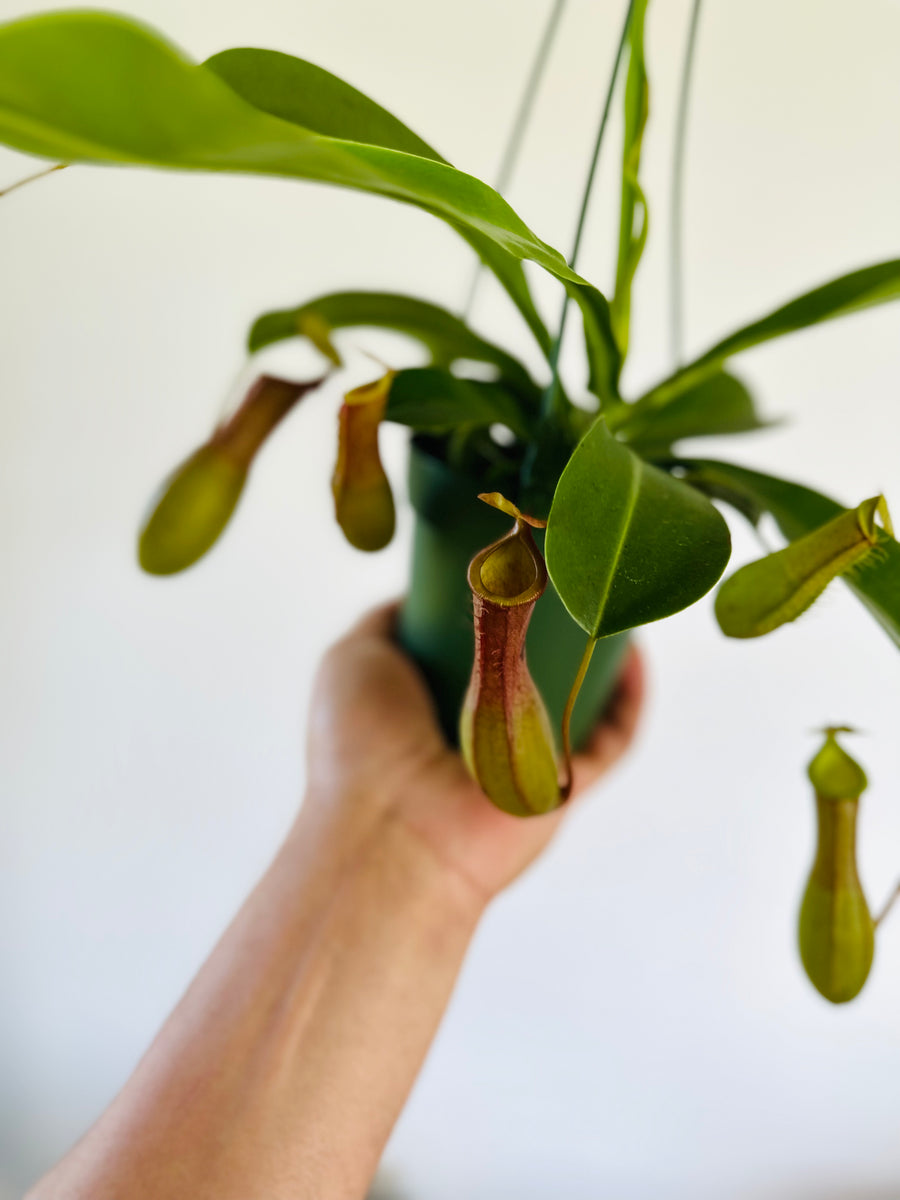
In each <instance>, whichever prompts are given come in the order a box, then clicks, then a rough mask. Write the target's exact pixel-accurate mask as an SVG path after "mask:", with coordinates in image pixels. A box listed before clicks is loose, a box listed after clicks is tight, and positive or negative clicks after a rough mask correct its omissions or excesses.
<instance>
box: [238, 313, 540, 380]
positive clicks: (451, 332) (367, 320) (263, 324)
mask: <svg viewBox="0 0 900 1200" xmlns="http://www.w3.org/2000/svg"><path fill="white" fill-rule="evenodd" d="M310 317H313V318H318V319H319V320H321V321H322V322H324V324H325V326H326V327H327V328H328V329H348V328H354V327H368V328H377V329H392V330H395V331H396V332H397V333H404V334H407V335H408V336H409V337H412V338H415V339H416V340H417V341H419V342H421V343H422V345H424V346H425V347H426V348H427V349H428V351H429V352H430V354H431V356H432V358H433V359H434V362H435V364H436V365H438V366H450V365H451V364H452V363H454V362H456V361H457V360H458V359H472V360H474V361H476V362H486V363H490V364H491V365H492V366H495V367H496V368H497V370H498V372H499V374H500V375H501V377H502V378H503V379H504V380H505V381H506V382H508V383H509V385H510V386H511V387H513V388H514V389H515V391H516V392H518V393H520V394H521V395H522V396H523V397H526V398H528V399H529V400H530V401H531V402H532V403H533V404H537V403H538V401H539V399H540V389H539V388H538V386H537V384H536V383H535V382H534V380H533V379H532V378H531V376H530V375H529V374H528V372H527V371H526V370H525V368H524V367H523V366H522V364H521V363H520V362H519V361H518V360H517V359H515V358H513V357H512V355H510V354H507V353H506V351H505V350H503V349H501V347H500V346H495V345H494V343H493V342H488V341H486V340H485V339H484V338H482V337H479V336H478V334H477V333H474V332H473V331H472V330H471V329H470V328H469V327H468V325H466V324H465V322H464V321H461V320H460V319H459V317H456V316H454V315H453V314H452V313H450V312H448V311H447V310H446V309H445V308H440V307H439V306H438V305H437V304H430V303H429V302H428V301H427V300H418V299H416V298H415V297H414V296H403V295H399V294H397V293H396V292H332V293H330V294H329V295H327V296H318V297H316V299H315V300H309V301H307V303H306V304H300V305H298V306H297V307H296V308H285V309H279V310H277V311H274V312H267V313H263V315H262V316H261V317H258V318H257V319H256V321H254V323H253V327H252V328H251V330H250V335H249V338H248V347H249V349H250V352H251V353H254V352H256V351H257V350H262V349H263V348H264V347H265V346H270V345H272V344H273V343H274V342H280V341H284V340H285V339H286V338H293V337H302V336H303V335H304V332H305V330H304V326H305V324H306V322H307V321H308V320H309V318H310Z"/></svg>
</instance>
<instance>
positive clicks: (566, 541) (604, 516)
mask: <svg viewBox="0 0 900 1200" xmlns="http://www.w3.org/2000/svg"><path fill="white" fill-rule="evenodd" d="M545 549H546V555H547V569H548V570H549V572H550V578H551V579H552V580H553V583H554V585H555V586H556V590H557V591H558V592H559V595H560V597H561V598H562V601H563V603H564V604H565V606H566V608H567V609H568V610H569V612H570V613H571V614H572V616H573V617H574V618H575V620H576V621H577V622H578V624H579V625H580V626H581V627H582V628H583V629H584V630H585V631H586V632H587V633H588V634H590V636H591V637H606V636H607V635H609V634H611V633H619V632H620V631H622V630H625V629H631V628H632V627H633V626H635V625H643V624H645V623H646V622H648V621H658V620H659V619H660V618H662V617H668V616H670V615H671V614H672V613H676V612H680V611H681V609H683V608H687V606H688V605H689V604H693V603H694V601H695V600H699V599H700V597H701V596H703V595H704V594H705V593H706V592H708V591H709V589H710V588H711V587H712V586H713V584H714V583H715V582H716V581H717V580H718V578H719V577H720V575H721V574H722V572H723V571H724V569H725V564H726V563H727V562H728V556H729V553H730V550H731V539H730V537H729V534H728V527H727V525H726V524H725V521H724V520H723V519H722V517H721V516H720V514H719V513H718V512H717V511H716V509H715V508H714V507H713V505H712V504H710V502H709V501H708V500H707V499H705V497H703V496H701V495H700V494H699V493H698V492H697V491H696V490H694V489H692V488H690V487H688V486H686V485H685V484H683V483H681V481H680V480H677V479H673V478H672V477H671V476H670V475H667V474H666V473H665V472H664V471H660V470H658V469H657V468H656V467H652V466H649V465H648V464H647V463H645V462H643V461H642V460H641V459H640V458H638V456H637V455H636V454H633V453H632V452H631V451H630V450H629V449H628V447H627V446H624V445H623V444H622V443H621V442H619V441H617V440H616V438H614V437H613V436H612V434H611V433H610V432H609V431H608V429H607V428H606V425H605V424H604V422H603V421H602V420H600V421H597V422H596V423H595V425H594V426H593V428H592V429H591V430H590V432H589V433H588V434H587V435H586V436H585V437H584V438H583V439H582V441H581V442H580V443H579V445H578V446H577V448H576V450H575V453H574V454H573V455H572V457H571V459H570V460H569V464H568V466H567V467H566V469H565V470H564V471H563V473H562V476H561V478H560V481H559V485H558V486H557V489H556V495H555V496H554V498H553V506H552V508H551V509H550V520H549V523H548V525H547V538H546V543H545Z"/></svg>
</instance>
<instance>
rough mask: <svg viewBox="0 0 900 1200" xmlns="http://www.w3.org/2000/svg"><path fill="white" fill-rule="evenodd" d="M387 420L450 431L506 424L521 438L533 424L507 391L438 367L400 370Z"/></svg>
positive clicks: (431, 430)
mask: <svg viewBox="0 0 900 1200" xmlns="http://www.w3.org/2000/svg"><path fill="white" fill-rule="evenodd" d="M384 419H385V420H386V421H396V422H397V424H399V425H409V426H410V427H411V428H412V429H416V430H419V431H420V432H422V433H447V432H448V431H450V430H452V429H458V428H459V427H460V426H466V425H468V426H478V425H496V424H499V425H506V426H507V427H508V428H509V429H511V430H512V431H513V433H515V434H516V435H517V436H518V437H520V438H523V439H524V438H527V437H528V436H529V434H530V432H531V426H530V424H529V423H528V421H527V419H526V417H525V416H524V414H523V413H522V410H521V408H520V407H519V405H518V404H517V403H516V401H515V398H514V397H513V396H512V395H510V393H509V392H508V391H506V390H505V389H504V388H502V387H500V386H499V385H498V384H495V383H481V382H479V381H476V380H471V379H458V378H457V377H456V376H455V375H451V374H450V372H449V371H444V370H441V369H440V368H437V367H414V368H412V369H410V370H407V371H398V372H397V375H396V377H395V379H394V383H393V386H392V387H391V394H390V398H389V399H388V406H387V412H386V413H385V415H384Z"/></svg>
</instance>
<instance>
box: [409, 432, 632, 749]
mask: <svg viewBox="0 0 900 1200" xmlns="http://www.w3.org/2000/svg"><path fill="white" fill-rule="evenodd" d="M485 490H488V489H486V487H485V485H484V483H480V482H479V481H478V480H474V479H470V478H468V477H467V476H465V475H460V474H457V473H456V472H455V471H453V470H451V468H450V467H448V466H447V464H446V463H445V462H443V461H442V460H441V459H438V458H436V457H435V456H434V455H433V454H430V453H429V452H428V450H427V449H426V448H425V447H423V446H422V445H420V444H419V443H417V442H415V441H413V443H412V445H411V448H410V462H409V495H410V500H411V501H412V505H413V509H414V510H415V514H416V519H415V530H414V533H413V551H412V566H411V573H410V581H409V588H408V591H407V597H406V600H405V601H404V604H403V608H402V610H401V614H400V625H399V637H400V642H401V644H402V645H403V647H404V649H405V650H406V651H407V652H408V653H409V654H410V655H411V656H412V657H413V658H414V659H415V660H416V662H417V663H418V664H419V666H420V668H421V669H422V671H423V673H424V675H425V677H426V679H427V680H428V684H429V686H430V688H431V691H432V694H433V695H434V698H435V701H436V703H437V708H438V713H439V715H440V720H441V724H442V726H443V728H444V731H445V733H446V734H447V737H448V738H449V739H450V741H451V742H453V743H454V744H456V743H457V741H458V728H457V726H458V721H459V711H460V708H461V706H462V702H463V697H464V696H465V692H466V688H467V687H468V683H469V673H470V671H471V669H472V659H473V656H474V646H475V637H474V628H473V619H472V594H471V592H470V591H469V585H468V581H467V578H466V573H467V571H468V567H469V563H470V562H471V560H472V559H473V558H474V556H475V555H476V554H477V553H478V551H479V550H482V549H483V548H484V547H485V546H487V545H489V544H490V543H491V542H494V541H496V540H497V539H498V538H500V537H502V536H503V535H504V534H505V533H506V532H507V531H508V530H509V528H510V520H509V517H506V516H504V515H503V514H502V513H500V512H498V511H497V510H496V509H493V508H490V507H489V506H488V505H486V504H484V503H483V502H482V501H481V500H479V499H478V498H477V497H478V493H479V492H481V491H485ZM536 532H538V539H537V540H538V542H539V543H540V541H541V540H542V535H541V534H540V533H539V531H536ZM586 641H587V635H586V634H585V633H584V631H583V630H582V629H581V628H580V627H579V626H578V625H576V623H575V622H574V621H573V620H572V618H571V617H570V616H569V614H568V613H567V612H566V610H565V608H564V607H563V603H562V601H561V600H560V598H559V596H558V595H557V592H556V589H555V588H554V586H553V584H552V583H550V584H548V586H547V590H546V592H545V593H544V595H543V596H542V597H541V599H540V600H539V601H538V603H537V605H536V607H535V610H534V615H533V617H532V620H531V626H530V628H529V630H528V640H527V644H526V654H527V658H528V667H529V670H530V671H531V675H532V677H533V679H534V681H535V683H536V684H537V686H538V687H539V688H540V690H541V694H542V695H543V697H544V702H545V703H546V705H547V710H548V712H549V713H550V719H551V722H552V724H553V727H554V729H556V730H557V736H558V733H559V729H560V726H561V722H562V714H563V709H564V708H565V703H566V698H567V697H568V695H569V689H570V688H571V686H572V680H573V679H574V678H575V672H576V671H577V669H578V664H579V663H580V662H581V657H582V655H583V653H584V649H585V645H586ZM626 645H627V635H626V634H617V635H616V636H614V637H610V638H604V639H603V640H602V641H601V642H599V643H598V645H597V649H596V650H595V652H594V656H593V659H592V660H591V665H590V668H589V670H588V672H587V675H586V677H585V681H584V685H583V687H582V689H581V693H580V695H579V698H578V703H577V704H576V706H575V712H574V714H573V716H572V742H573V745H575V746H579V745H583V744H584V742H585V741H586V739H587V737H588V736H589V734H590V732H591V730H592V728H593V727H594V725H595V724H596V722H597V721H598V719H599V718H600V716H601V714H602V712H603V710H604V708H605V706H606V704H607V703H608V701H609V698H610V695H611V694H612V690H613V688H614V686H615V682H616V678H617V676H618V672H619V667H620V665H621V662H622V656H623V654H624V652H625V648H626Z"/></svg>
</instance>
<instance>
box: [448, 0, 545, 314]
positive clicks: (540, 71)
mask: <svg viewBox="0 0 900 1200" xmlns="http://www.w3.org/2000/svg"><path fill="white" fill-rule="evenodd" d="M565 7H566V0H554V3H553V7H552V9H551V10H550V16H549V17H548V18H547V24H546V26H545V27H544V32H543V35H542V36H541V40H540V42H539V43H538V49H537V54H536V55H535V58H534V61H533V62H532V64H531V70H530V71H529V72H528V79H527V80H526V83H525V90H524V91H523V93H522V96H521V98H520V100H519V105H518V108H517V109H516V115H515V117H514V118H513V123H512V128H511V129H510V131H509V136H508V138H507V140H506V146H505V147H504V150H503V157H502V159H501V161H500V169H499V171H498V172H497V179H496V181H495V183H494V190H495V191H497V192H499V193H500V195H501V196H502V195H503V193H504V192H505V191H506V189H507V187H508V186H509V181H510V180H511V179H512V175H513V171H514V170H515V168H516V163H517V162H518V158H519V153H520V151H521V149H522V142H523V140H524V138H525V133H526V130H527V129H528V124H529V121H530V120H531V114H532V110H533V109H534V102H535V99H536V98H537V93H538V90H539V89H540V86H541V80H542V78H543V76H544V71H545V69H546V67H547V62H548V60H549V58H550V51H551V50H552V48H553V42H554V41H555V39H556V32H557V30H558V28H559V23H560V20H561V19H562V14H563V9H564V8H565ZM483 268H484V263H483V262H482V261H481V259H478V260H477V262H476V263H475V269H474V271H473V272H472V282H471V283H470V284H469V294H468V297H467V298H466V302H465V304H464V306H463V312H462V315H463V320H468V318H469V314H470V313H471V311H472V306H473V305H474V303H475V295H476V293H477V291H478V285H479V283H480V282H481V275H482V270H483Z"/></svg>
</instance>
